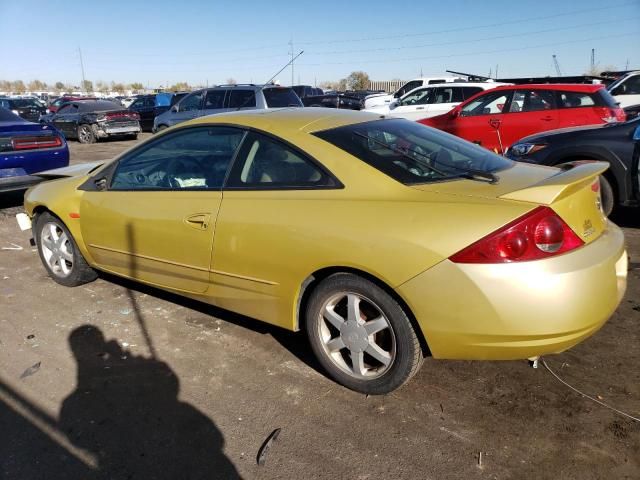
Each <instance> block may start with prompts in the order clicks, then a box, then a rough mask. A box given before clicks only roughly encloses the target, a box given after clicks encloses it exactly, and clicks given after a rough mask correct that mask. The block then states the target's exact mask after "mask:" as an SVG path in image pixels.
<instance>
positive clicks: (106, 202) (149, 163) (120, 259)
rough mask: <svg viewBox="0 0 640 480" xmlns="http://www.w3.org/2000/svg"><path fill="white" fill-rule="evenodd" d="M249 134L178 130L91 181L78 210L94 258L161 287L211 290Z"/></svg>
mask: <svg viewBox="0 0 640 480" xmlns="http://www.w3.org/2000/svg"><path fill="white" fill-rule="evenodd" d="M244 134H245V132H244V131H243V130H241V129H238V128H228V127H215V126H194V127H188V128H186V129H182V130H178V131H176V132H172V133H170V134H167V135H163V136H162V137H160V138H158V139H157V140H155V141H152V142H150V143H146V144H144V145H141V146H140V147H139V148H137V149H135V150H133V151H131V152H130V153H128V154H127V155H125V156H124V157H123V158H122V159H121V160H119V161H118V162H117V164H114V165H113V166H112V167H109V169H107V170H110V171H107V172H101V173H99V174H98V175H97V176H96V177H95V178H94V179H91V180H90V181H88V182H87V184H85V185H86V187H84V189H85V190H86V191H85V192H84V195H83V197H82V201H81V206H80V216H81V218H82V236H83V240H84V243H85V245H87V248H88V251H89V254H90V255H91V257H92V258H93V259H94V260H95V262H96V263H97V264H98V265H99V266H100V267H101V268H104V269H105V270H108V271H110V272H113V273H116V274H118V275H123V276H126V277H130V278H134V279H136V280H140V281H143V282H147V283H149V284H152V285H156V286H159V287H163V288H170V289H175V290H180V291H185V292H196V293H202V292H205V291H206V290H207V289H208V286H209V269H210V265H211V247H212V244H213V238H214V232H215V228H216V219H217V217H218V211H219V208H220V204H221V202H222V185H223V182H224V179H225V177H226V174H227V169H228V167H229V165H230V163H231V160H232V158H233V156H234V155H235V152H236V150H237V148H238V147H239V145H240V143H241V142H242V138H243V136H244ZM101 185H103V186H105V187H106V188H104V189H103V190H100V186H101Z"/></svg>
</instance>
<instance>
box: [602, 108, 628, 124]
mask: <svg viewBox="0 0 640 480" xmlns="http://www.w3.org/2000/svg"><path fill="white" fill-rule="evenodd" d="M594 108H595V110H596V112H597V114H598V116H599V117H600V118H601V119H602V121H603V122H605V123H613V122H626V120H627V114H626V113H624V110H623V109H621V108H609V107H594Z"/></svg>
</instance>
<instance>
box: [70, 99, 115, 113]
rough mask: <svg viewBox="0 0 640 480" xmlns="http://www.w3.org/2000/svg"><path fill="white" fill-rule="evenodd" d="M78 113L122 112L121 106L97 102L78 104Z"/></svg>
mask: <svg viewBox="0 0 640 480" xmlns="http://www.w3.org/2000/svg"><path fill="white" fill-rule="evenodd" d="M78 107H79V110H78V111H80V112H103V111H107V110H122V105H118V104H117V103H113V102H105V101H97V102H79V103H78Z"/></svg>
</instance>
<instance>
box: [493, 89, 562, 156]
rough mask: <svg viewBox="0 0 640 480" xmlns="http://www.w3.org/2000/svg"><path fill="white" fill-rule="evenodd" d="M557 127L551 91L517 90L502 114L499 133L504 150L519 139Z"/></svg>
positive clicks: (556, 114)
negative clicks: (506, 109)
mask: <svg viewBox="0 0 640 480" xmlns="http://www.w3.org/2000/svg"><path fill="white" fill-rule="evenodd" d="M558 127H559V119H558V110H557V105H556V100H555V94H554V92H553V91H550V90H544V89H533V90H532V89H528V88H522V89H517V90H515V91H514V92H513V97H512V99H511V102H510V103H509V108H508V111H506V112H503V114H502V123H501V125H500V133H501V135H502V145H503V147H504V149H505V150H506V149H507V148H509V147H510V146H511V145H513V144H514V143H516V142H517V141H518V140H520V139H521V138H524V137H527V136H529V135H533V134H534V133H538V132H544V131H547V130H553V129H555V128H558Z"/></svg>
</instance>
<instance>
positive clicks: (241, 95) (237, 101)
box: [229, 89, 256, 108]
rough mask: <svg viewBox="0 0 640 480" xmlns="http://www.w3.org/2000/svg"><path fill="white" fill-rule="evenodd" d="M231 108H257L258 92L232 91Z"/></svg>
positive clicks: (230, 97)
mask: <svg viewBox="0 0 640 480" xmlns="http://www.w3.org/2000/svg"><path fill="white" fill-rule="evenodd" d="M229 95H230V96H229V108H247V107H255V106H256V92H254V91H253V90H236V89H233V90H231V92H230V94H229Z"/></svg>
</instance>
